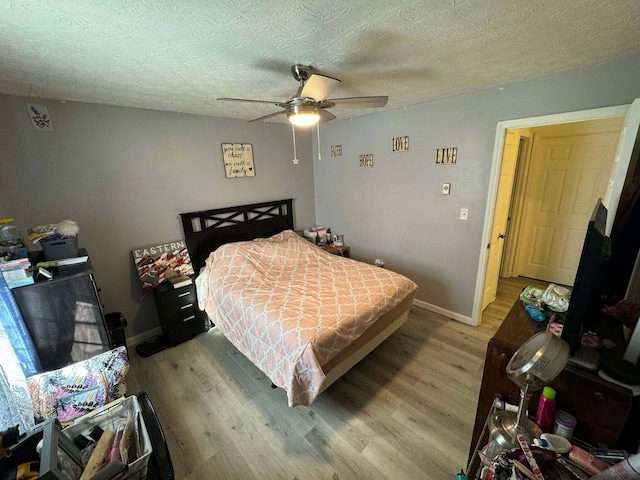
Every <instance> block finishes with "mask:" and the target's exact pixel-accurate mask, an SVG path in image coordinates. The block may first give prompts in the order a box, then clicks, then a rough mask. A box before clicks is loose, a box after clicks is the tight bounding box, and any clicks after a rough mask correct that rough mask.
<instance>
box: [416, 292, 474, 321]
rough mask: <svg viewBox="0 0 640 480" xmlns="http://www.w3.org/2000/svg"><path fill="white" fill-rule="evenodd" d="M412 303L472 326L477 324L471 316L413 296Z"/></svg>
mask: <svg viewBox="0 0 640 480" xmlns="http://www.w3.org/2000/svg"><path fill="white" fill-rule="evenodd" d="M413 305H415V306H416V307H418V308H424V309H425V310H429V311H430V312H433V313H437V314H438V315H443V316H445V317H449V318H451V319H453V320H457V321H458V322H461V323H465V324H467V325H471V326H472V327H475V326H477V325H475V324H474V323H473V321H472V319H471V317H467V316H466V315H460V314H459V313H456V312H452V311H450V310H446V309H444V308H442V307H438V306H437V305H433V304H431V303H429V302H424V301H422V300H418V299H415V298H414V299H413Z"/></svg>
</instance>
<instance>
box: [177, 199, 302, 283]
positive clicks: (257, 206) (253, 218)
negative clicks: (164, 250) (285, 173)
mask: <svg viewBox="0 0 640 480" xmlns="http://www.w3.org/2000/svg"><path fill="white" fill-rule="evenodd" d="M180 217H181V218H182V230H183V232H184V239H185V242H186V244H187V249H188V250H189V255H190V256H191V262H192V264H193V268H194V270H195V272H196V273H198V272H199V271H200V269H201V268H202V267H204V264H205V261H206V260H207V257H208V256H209V253H211V252H213V251H214V250H215V249H216V248H218V247H219V246H220V245H224V244H225V243H230V242H241V241H245V240H253V239H254V238H258V237H269V236H271V235H275V234H276V233H280V232H282V231H283V230H293V200H292V199H290V198H289V199H286V200H276V201H274V202H265V203H254V204H252V205H240V206H237V207H227V208H216V209H215V210H203V211H201V212H190V213H181V214H180Z"/></svg>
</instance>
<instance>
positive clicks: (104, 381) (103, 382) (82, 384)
mask: <svg viewBox="0 0 640 480" xmlns="http://www.w3.org/2000/svg"><path fill="white" fill-rule="evenodd" d="M128 371H129V359H128V357H127V350H126V348H125V347H124V346H122V347H118V348H115V349H113V350H110V351H108V352H104V353H101V354H99V355H96V356H94V357H92V358H89V359H87V360H84V361H81V362H77V363H74V364H71V365H67V366H66V367H63V368H61V369H59V370H52V371H50V372H45V373H41V374H38V375H33V376H31V377H29V378H28V379H27V384H28V386H29V394H30V395H31V402H32V404H33V410H34V418H35V420H36V422H38V423H39V422H43V421H44V420H46V419H47V418H50V417H53V416H56V415H57V414H58V413H60V412H62V413H63V414H64V415H67V416H72V415H73V414H74V412H75V411H80V410H82V408H84V407H87V408H88V406H91V405H93V403H92V402H93V401H94V400H95V401H98V400H99V401H101V402H102V403H101V404H97V405H96V407H94V409H95V408H97V407H99V406H102V405H104V404H105V403H109V402H111V401H113V400H115V399H117V398H120V397H122V396H123V395H124V394H125V393H126V390H127V388H126V383H125V376H126V374H127V372H128ZM89 390H91V391H92V392H93V394H92V395H89V394H87V395H85V396H81V395H79V396H78V398H77V399H73V398H71V399H69V400H67V401H65V402H62V403H60V402H61V400H62V399H64V398H67V397H73V396H75V395H78V394H80V393H83V392H87V391H89ZM83 402H84V403H83ZM83 405H84V406H83ZM76 406H77V407H78V408H77V409H76ZM66 408H70V410H69V412H68V413H66V412H65V409H66ZM85 413H87V412H85ZM60 422H61V423H63V422H62V420H60Z"/></svg>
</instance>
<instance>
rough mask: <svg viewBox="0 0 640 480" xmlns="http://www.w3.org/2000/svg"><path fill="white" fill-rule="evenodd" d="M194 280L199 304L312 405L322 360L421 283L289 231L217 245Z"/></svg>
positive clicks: (291, 395) (278, 381) (298, 400)
mask: <svg viewBox="0 0 640 480" xmlns="http://www.w3.org/2000/svg"><path fill="white" fill-rule="evenodd" d="M196 286H197V289H198V302H199V306H200V308H201V309H202V310H205V311H206V312H207V314H208V315H209V317H210V318H211V320H212V321H213V323H214V324H215V325H216V326H217V327H218V328H219V329H220V331H221V332H222V333H223V334H224V335H225V337H226V338H227V339H229V341H230V342H231V343H232V344H233V345H235V347H236V348H237V349H238V350H239V351H240V352H242V353H243V354H244V355H245V356H246V357H247V358H248V359H249V360H251V362H253V363H254V364H255V365H256V366H257V367H258V368H260V370H262V371H263V372H264V373H265V374H266V375H267V377H269V379H270V380H271V381H272V382H273V383H274V384H275V385H277V386H279V387H282V388H283V389H284V390H285V391H286V392H287V398H288V402H289V405H290V406H297V405H310V404H311V403H312V402H313V401H314V400H315V398H316V397H317V395H318V393H319V392H320V389H321V386H322V383H323V381H324V379H325V372H324V370H323V366H324V365H327V364H330V362H331V360H332V359H334V358H335V357H336V356H337V355H338V354H339V353H340V352H342V351H343V350H345V349H347V348H348V347H349V346H350V345H351V344H353V343H354V342H355V341H356V340H357V339H358V338H359V337H361V336H362V335H363V334H364V333H365V332H366V331H367V330H368V329H369V328H370V327H371V326H372V325H374V324H375V323H376V321H377V320H378V319H379V318H380V317H382V316H384V315H385V314H386V313H387V312H390V311H391V310H393V309H394V307H396V306H398V305H400V304H401V303H402V302H403V301H405V300H406V299H407V297H413V294H414V293H415V289H416V284H415V283H414V282H413V281H411V280H410V279H408V278H407V277H405V276H403V275H400V274H398V273H395V272H392V271H390V270H386V269H382V268H379V267H375V266H373V265H368V264H365V263H361V262H357V261H354V260H351V259H348V258H344V257H340V256H337V255H331V254H329V253H327V252H325V251H324V250H322V249H321V248H318V247H316V246H314V245H312V244H311V243H309V242H307V241H306V240H304V239H302V238H301V237H300V236H298V235H297V234H296V233H295V232H293V231H290V230H287V231H284V232H282V233H279V234H277V235H275V236H273V237H270V238H268V239H259V240H254V241H249V242H236V243H228V244H225V245H223V246H221V247H219V248H218V249H217V250H216V251H214V252H212V253H211V254H210V255H209V257H208V259H207V262H206V265H205V267H204V268H203V269H202V271H201V272H200V275H199V276H198V278H197V279H196Z"/></svg>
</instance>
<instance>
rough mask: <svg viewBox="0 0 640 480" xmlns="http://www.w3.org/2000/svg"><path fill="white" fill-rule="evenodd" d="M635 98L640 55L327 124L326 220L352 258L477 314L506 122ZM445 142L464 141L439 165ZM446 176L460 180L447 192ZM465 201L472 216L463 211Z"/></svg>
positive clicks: (429, 297)
mask: <svg viewBox="0 0 640 480" xmlns="http://www.w3.org/2000/svg"><path fill="white" fill-rule="evenodd" d="M375 93H381V92H375ZM636 97H640V56H635V57H631V58H628V59H625V60H624V61H619V62H616V63H613V64H610V65H602V66H599V67H595V68H589V69H583V70H579V71H573V72H569V73H563V74H557V75H553V76H550V77H546V78H540V79H533V80H529V81H526V82H521V83H517V84H512V85H506V86H505V87H504V89H502V90H499V89H497V88H496V89H492V90H487V91H482V92H477V93H473V94H469V95H462V96H458V97H453V98H448V99H444V100H440V101H434V102H428V103H424V104H420V105H415V106H412V107H407V108H402V109H396V110H391V111H386V112H380V113H375V114H372V115H368V116H364V117H358V118H355V119H353V120H339V121H334V122H331V123H329V124H326V125H322V126H321V129H320V134H321V153H322V161H318V160H317V159H316V158H315V157H316V156H317V153H314V172H315V191H316V217H317V223H318V224H321V225H324V226H329V227H331V229H332V231H333V232H334V233H335V232H341V233H344V234H345V241H346V243H347V244H348V245H349V246H350V247H351V255H352V257H353V258H356V259H359V260H363V261H366V262H373V260H374V259H375V258H380V259H382V260H384V261H385V262H386V264H385V266H386V267H387V268H391V269H393V270H396V271H398V272H400V273H403V274H405V275H407V276H409V277H410V278H412V279H413V280H414V281H416V282H417V283H418V285H419V289H418V292H417V294H416V298H417V299H418V300H420V301H422V302H425V303H427V304H430V305H431V306H435V307H437V308H436V310H440V311H442V312H443V313H447V314H449V315H451V316H453V317H454V318H459V319H463V320H464V319H469V317H470V316H471V314H472V310H473V298H474V293H475V292H474V290H475V284H476V275H477V271H478V262H479V258H480V251H481V249H482V248H484V246H483V245H481V243H482V238H481V237H482V228H483V224H484V220H485V219H484V212H485V206H486V201H487V192H488V186H489V174H490V169H491V161H492V155H493V147H494V140H495V134H496V125H497V123H498V122H499V121H503V120H509V119H517V118H526V117H533V116H539V115H547V114H553V113H561V112H568V111H576V110H585V109H591V108H598V107H604V106H613V105H623V104H629V103H631V102H632V101H633V99H634V98H636ZM397 136H409V142H410V143H409V151H408V152H403V153H392V152H391V140H392V138H393V137H397ZM331 145H342V150H343V154H342V158H331V156H330V146H331ZM441 147H458V160H457V164H456V165H436V164H435V154H436V149H437V148H441ZM315 148H316V146H315V142H314V149H315ZM367 153H372V154H373V155H374V166H373V168H360V167H359V162H358V155H360V154H367ZM443 183H451V194H450V195H448V196H444V195H442V193H441V191H442V184H443ZM462 207H466V208H468V209H469V219H468V220H467V221H462V220H459V214H460V208H462Z"/></svg>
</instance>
